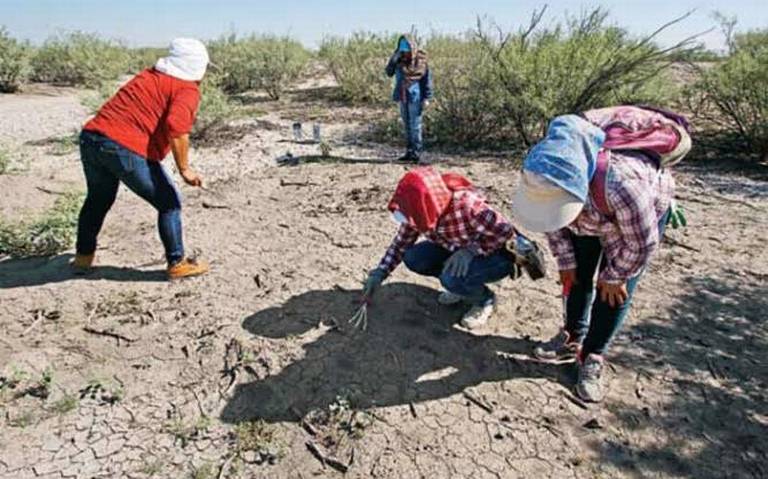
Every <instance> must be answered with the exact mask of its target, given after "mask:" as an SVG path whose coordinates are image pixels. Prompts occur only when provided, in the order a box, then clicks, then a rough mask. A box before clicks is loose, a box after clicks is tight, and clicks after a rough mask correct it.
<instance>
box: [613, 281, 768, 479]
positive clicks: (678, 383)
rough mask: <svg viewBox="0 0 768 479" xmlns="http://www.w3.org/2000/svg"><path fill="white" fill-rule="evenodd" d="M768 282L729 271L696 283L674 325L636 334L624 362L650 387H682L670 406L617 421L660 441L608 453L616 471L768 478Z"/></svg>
mask: <svg viewBox="0 0 768 479" xmlns="http://www.w3.org/2000/svg"><path fill="white" fill-rule="evenodd" d="M767 279H768V278H766V275H764V274H759V273H754V272H744V271H742V272H736V271H728V270H725V271H724V272H723V273H721V274H719V275H718V277H690V278H687V279H686V280H685V281H684V282H683V284H684V285H685V289H684V290H683V291H681V292H680V295H679V299H678V300H677V301H676V303H675V304H674V305H673V306H672V307H671V308H670V311H671V312H672V314H671V316H672V317H671V318H670V319H662V320H660V321H654V322H651V323H647V324H643V325H638V326H635V327H634V328H631V329H630V330H628V334H629V335H630V336H631V337H632V338H633V342H632V347H631V348H629V349H628V350H627V351H626V352H625V353H622V354H621V355H620V356H619V357H617V358H616V360H615V361H614V362H617V363H619V362H620V364H623V365H624V366H625V367H626V368H627V369H628V370H630V371H632V373H631V374H638V377H639V378H641V380H656V381H660V380H661V381H663V380H664V379H662V378H666V377H668V376H672V377H674V378H675V379H673V380H671V381H668V383H669V385H670V388H671V389H672V394H671V395H669V396H668V399H665V400H664V401H662V403H661V406H656V404H654V402H650V403H649V404H648V407H647V408H646V409H645V410H641V411H638V410H636V409H635V408H631V407H619V408H618V410H617V411H615V412H616V415H617V416H618V417H619V420H620V425H619V426H620V427H622V428H626V429H628V430H634V431H636V432H639V433H642V432H643V430H644V429H650V430H651V431H654V432H653V434H654V437H655V438H656V440H654V441H653V442H652V443H651V444H649V445H647V446H645V447H632V446H629V445H628V443H625V444H620V443H610V442H605V443H602V444H601V446H600V447H601V452H602V453H603V457H604V459H605V460H606V461H610V462H612V463H614V464H616V465H617V466H618V467H620V468H621V469H623V470H626V471H628V472H630V473H633V474H637V473H638V472H639V471H642V474H640V475H643V477H646V476H647V475H648V474H650V475H648V476H647V477H650V476H654V477H656V476H667V475H669V476H674V477H689V478H697V479H702V478H713V479H714V478H736V477H738V478H765V477H768V441H766V437H768V419H767V418H768V362H766V357H768V322H767V321H766V317H767V315H766V313H768V281H766V280H767ZM670 370H674V371H671V372H670ZM638 391H642V389H638ZM691 444H695V445H696V449H695V450H692V449H691V448H690V447H689V445H691ZM694 451H695V452H694Z"/></svg>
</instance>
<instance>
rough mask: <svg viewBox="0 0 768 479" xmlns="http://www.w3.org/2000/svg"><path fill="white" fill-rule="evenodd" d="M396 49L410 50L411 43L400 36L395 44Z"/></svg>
mask: <svg viewBox="0 0 768 479" xmlns="http://www.w3.org/2000/svg"><path fill="white" fill-rule="evenodd" d="M397 49H398V50H399V51H401V52H410V51H411V44H410V42H408V40H407V39H406V38H405V37H400V42H399V43H398V44H397Z"/></svg>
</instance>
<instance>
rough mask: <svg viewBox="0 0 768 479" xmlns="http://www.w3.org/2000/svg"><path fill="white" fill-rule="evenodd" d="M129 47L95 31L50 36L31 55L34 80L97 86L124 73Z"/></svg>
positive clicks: (127, 62) (127, 64)
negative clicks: (100, 35) (101, 36)
mask: <svg viewBox="0 0 768 479" xmlns="http://www.w3.org/2000/svg"><path fill="white" fill-rule="evenodd" d="M129 60H130V57H129V54H128V50H127V49H126V48H124V47H123V46H121V45H120V44H118V43H116V42H113V41H109V40H104V39H101V38H99V37H98V36H97V35H95V34H89V33H83V32H75V33H71V34H67V35H63V36H56V37H51V38H49V39H48V40H46V41H45V43H44V44H43V46H41V47H40V48H39V49H38V50H37V52H36V54H35V55H34V56H33V57H32V70H33V74H32V79H33V80H35V81H41V82H50V83H56V84H60V85H69V86H85V87H89V88H97V87H99V86H100V85H101V84H103V83H104V82H106V81H109V80H116V79H118V78H119V77H120V76H121V75H123V74H125V72H126V71H127V70H128V66H129Z"/></svg>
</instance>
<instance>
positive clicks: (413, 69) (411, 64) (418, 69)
mask: <svg viewBox="0 0 768 479" xmlns="http://www.w3.org/2000/svg"><path fill="white" fill-rule="evenodd" d="M385 71H386V73H387V76H388V77H393V76H394V77H395V88H394V90H393V92H392V100H393V101H396V102H397V103H398V104H399V105H400V116H401V117H402V119H403V126H404V128H405V138H406V142H407V149H406V152H405V155H403V156H402V157H400V158H399V159H398V161H401V162H404V163H414V164H418V163H419V162H420V161H421V155H422V153H423V151H424V142H423V131H422V130H423V128H422V118H423V113H424V109H425V108H427V107H428V106H429V102H430V100H431V99H432V95H433V91H432V72H431V71H430V69H429V65H428V63H427V54H426V52H425V51H424V50H421V49H419V48H418V45H416V43H415V42H414V41H413V40H412V39H410V38H408V37H407V36H405V35H402V36H401V37H400V39H399V40H398V41H397V48H396V49H395V52H394V53H393V54H392V56H391V57H390V59H389V62H388V63H387V67H386V69H385Z"/></svg>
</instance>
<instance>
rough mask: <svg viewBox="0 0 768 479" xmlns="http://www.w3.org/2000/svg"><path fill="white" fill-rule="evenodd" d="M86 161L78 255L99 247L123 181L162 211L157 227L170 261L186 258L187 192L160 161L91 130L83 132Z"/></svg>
mask: <svg viewBox="0 0 768 479" xmlns="http://www.w3.org/2000/svg"><path fill="white" fill-rule="evenodd" d="M80 160H81V161H82V163H83V171H84V172H85V181H86V183H87V185H88V195H87V196H86V198H85V203H84V204H83V208H82V209H81V210H80V218H79V221H78V225H77V246H76V249H77V253H78V254H93V253H94V252H95V251H96V238H97V237H98V235H99V231H101V226H102V224H104V218H105V217H106V216H107V212H108V211H109V209H110V208H111V207H112V204H113V203H114V202H115V198H116V197H117V190H118V187H119V186H120V182H123V183H124V184H125V185H126V186H127V187H128V188H129V189H130V190H131V191H133V192H134V193H136V194H137V195H139V196H140V197H142V198H143V199H144V200H146V201H147V202H148V203H149V204H151V205H152V206H154V207H155V209H156V210H157V211H158V220H157V227H158V229H159V230H160V239H161V240H162V241H163V246H164V247H165V258H166V260H167V261H168V264H169V265H172V264H175V263H177V262H179V261H180V260H181V259H183V258H184V244H183V242H182V233H181V197H180V196H179V192H178V190H177V189H176V187H175V186H174V184H173V181H172V180H171V178H170V177H169V176H168V173H166V171H165V170H164V169H163V167H162V166H161V165H160V162H157V161H148V160H147V159H145V158H143V157H141V156H139V155H137V154H135V153H133V152H131V151H129V150H127V149H125V148H123V147H122V146H120V145H118V144H117V143H115V142H114V141H112V140H110V139H109V138H107V137H105V136H102V135H100V134H98V133H93V132H89V131H83V132H82V133H81V134H80Z"/></svg>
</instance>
